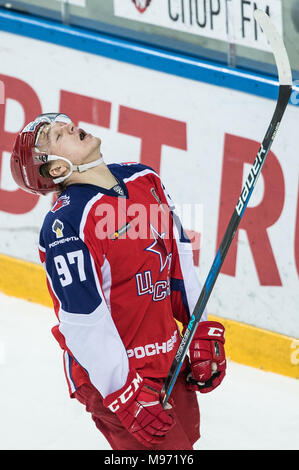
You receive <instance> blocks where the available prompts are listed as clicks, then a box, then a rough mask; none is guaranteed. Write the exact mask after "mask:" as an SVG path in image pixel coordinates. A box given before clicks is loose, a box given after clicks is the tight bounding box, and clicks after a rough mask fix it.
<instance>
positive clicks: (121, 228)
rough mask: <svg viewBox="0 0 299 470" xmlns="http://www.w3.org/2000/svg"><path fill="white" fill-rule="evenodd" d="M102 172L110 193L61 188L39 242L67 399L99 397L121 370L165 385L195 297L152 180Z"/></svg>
mask: <svg viewBox="0 0 299 470" xmlns="http://www.w3.org/2000/svg"><path fill="white" fill-rule="evenodd" d="M108 167H109V169H110V171H111V173H112V174H113V175H114V177H115V178H116V180H117V182H118V184H116V185H115V186H114V187H113V188H111V189H109V190H107V189H104V188H101V187H98V186H94V185H90V184H73V185H70V186H68V187H67V189H66V190H65V191H64V192H63V193H62V194H61V195H60V197H59V198H58V200H57V201H56V202H55V204H54V206H53V207H52V209H51V211H50V212H49V213H48V214H47V216H46V218H45V220H44V223H43V226H42V229H41V233H40V259H41V262H42V263H43V265H44V267H45V269H46V273H47V281H48V288H49V292H50V294H51V296H52V299H53V304H54V309H55V313H56V315H57V318H58V321H59V323H58V325H56V326H55V327H54V328H53V330H52V331H53V334H54V336H55V338H56V339H57V340H58V342H59V344H60V346H61V347H62V349H63V350H64V359H65V372H66V376H67V380H68V384H69V390H70V394H71V395H72V393H73V392H74V391H75V390H76V388H77V387H78V386H79V385H81V384H82V383H84V382H86V381H88V380H90V381H91V382H92V383H93V385H94V386H95V387H96V388H97V389H98V390H99V392H100V393H101V395H102V396H103V397H106V396H107V395H108V394H109V393H112V392H114V391H116V390H118V389H119V388H121V387H122V386H123V385H124V384H125V382H126V379H127V375H128V371H129V369H130V368H134V369H136V370H138V372H139V373H140V374H141V375H142V376H143V377H166V376H167V374H168V372H169V369H170V366H171V363H172V361H173V358H174V355H175V352H176V350H177V348H178V346H179V342H180V333H179V329H178V325H177V322H176V320H178V321H180V322H181V323H183V324H184V325H186V324H187V323H188V321H189V317H190V312H191V313H192V311H193V308H194V306H195V303H196V301H197V299H198V296H199V293H200V285H199V281H198V277H197V274H196V272H195V269H194V265H193V256H192V247H191V243H190V240H189V239H188V237H187V236H186V234H185V233H184V231H183V229H182V227H181V224H180V221H179V219H178V217H177V215H176V214H175V212H174V207H173V204H172V201H171V199H170V197H169V196H168V194H167V193H166V191H165V188H164V186H163V184H162V182H161V180H160V177H159V175H158V174H157V173H156V172H155V171H154V170H152V169H151V168H149V167H146V166H144V165H141V164H112V165H108ZM206 319H207V316H206V312H205V315H204V316H203V318H202V320H206Z"/></svg>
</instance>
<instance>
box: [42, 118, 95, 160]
mask: <svg viewBox="0 0 299 470" xmlns="http://www.w3.org/2000/svg"><path fill="white" fill-rule="evenodd" d="M36 144H37V148H38V149H39V151H41V152H45V153H47V154H48V155H58V156H61V157H64V158H67V159H68V160H70V161H71V162H72V163H73V164H74V165H80V164H83V163H89V162H91V161H93V160H95V159H96V158H99V155H100V146H101V140H100V139H99V138H98V137H95V136H93V135H91V134H87V133H86V132H85V131H84V130H83V129H81V128H78V127H76V126H75V125H74V124H73V123H72V122H71V123H64V122H54V123H52V124H45V125H44V126H43V127H42V129H41V132H40V135H39V137H38V140H37V142H36Z"/></svg>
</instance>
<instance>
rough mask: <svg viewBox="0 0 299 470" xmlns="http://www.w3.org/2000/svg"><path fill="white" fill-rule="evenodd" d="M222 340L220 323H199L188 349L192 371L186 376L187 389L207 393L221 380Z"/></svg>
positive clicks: (222, 332)
mask: <svg viewBox="0 0 299 470" xmlns="http://www.w3.org/2000/svg"><path fill="white" fill-rule="evenodd" d="M224 342H225V340H224V326H223V325H221V323H218V322H214V321H204V322H201V323H199V325H198V327H197V330H196V332H195V335H194V338H193V339H192V341H191V344H190V349H189V355H190V362H191V371H192V372H191V373H190V374H189V375H188V377H187V389H188V390H195V391H199V392H201V393H207V392H210V391H211V390H214V388H216V387H218V385H219V384H220V383H221V382H222V380H223V378H224V376H225V370H226V360H225V351H224Z"/></svg>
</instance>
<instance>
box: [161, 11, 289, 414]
mask: <svg viewBox="0 0 299 470" xmlns="http://www.w3.org/2000/svg"><path fill="white" fill-rule="evenodd" d="M255 19H256V21H257V23H258V24H259V25H260V27H261V28H262V29H263V31H264V33H265V35H266V37H267V39H268V41H269V43H270V46H271V48H272V51H273V54H274V57H275V61H276V66H277V69H278V76H279V96H278V100H277V104H276V108H275V111H274V114H273V117H272V120H271V123H270V125H269V128H268V130H267V132H266V135H265V137H264V140H263V143H262V144H261V147H260V149H259V151H258V153H257V156H256V158H255V160H254V163H253V165H252V168H251V170H250V172H249V175H248V177H247V180H246V182H245V184H244V187H243V189H242V192H241V195H240V197H239V200H238V203H237V205H236V207H235V209H234V212H233V215H232V217H231V219H230V221H229V224H228V227H227V229H226V232H225V234H224V237H223V239H222V241H221V244H220V247H219V249H218V251H217V253H216V257H215V259H214V262H213V264H212V267H211V269H210V271H209V274H208V276H207V279H206V281H205V284H204V286H203V288H202V291H201V293H200V296H199V299H198V301H197V303H196V305H195V308H194V311H193V314H192V316H191V318H190V321H189V323H188V326H187V328H186V331H185V334H184V336H183V337H182V340H181V343H180V346H179V348H178V350H177V353H176V355H175V358H174V360H173V363H172V365H171V368H170V371H169V373H168V376H167V377H166V380H165V383H164V386H163V389H162V406H163V408H165V407H166V405H167V401H168V399H169V396H170V394H171V391H172V389H173V386H174V384H175V381H176V379H177V376H178V374H179V371H180V369H181V366H182V363H183V361H184V359H185V356H186V354H187V351H188V349H189V346H190V343H191V341H192V338H193V335H194V333H195V330H196V328H197V325H198V323H199V322H200V319H201V317H202V314H203V312H204V309H205V306H206V304H207V302H208V299H209V297H210V295H211V292H212V289H213V287H214V284H215V282H216V279H217V277H218V274H219V272H220V269H221V266H222V264H223V262H224V260H225V257H226V255H227V252H228V250H229V247H230V245H231V243H232V241H233V238H234V236H235V233H236V231H237V228H238V226H239V223H240V221H241V218H242V216H243V214H244V211H245V209H246V207H247V204H248V202H249V199H250V197H251V194H252V192H253V189H254V187H255V184H256V182H257V180H258V177H259V175H260V173H261V170H262V167H263V165H264V163H265V160H266V157H267V155H268V153H269V150H270V148H271V146H272V143H273V140H274V138H275V136H276V134H277V131H278V128H279V126H280V123H281V119H282V117H283V115H284V112H285V110H286V108H287V105H288V103H289V99H290V96H291V93H292V72H291V67H290V63H289V59H288V55H287V51H286V49H285V45H284V43H283V40H282V38H281V36H280V35H279V33H278V32H277V30H276V28H275V27H274V25H273V24H272V22H271V21H270V18H269V16H268V15H266V13H264V12H263V11H261V10H256V11H255Z"/></svg>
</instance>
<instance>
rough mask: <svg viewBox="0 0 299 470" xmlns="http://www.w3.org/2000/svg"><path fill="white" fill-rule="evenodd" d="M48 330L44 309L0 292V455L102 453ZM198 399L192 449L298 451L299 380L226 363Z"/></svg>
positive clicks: (50, 316)
mask: <svg viewBox="0 0 299 470" xmlns="http://www.w3.org/2000/svg"><path fill="white" fill-rule="evenodd" d="M55 324H56V317H55V315H54V312H53V311H52V309H48V308H45V307H41V306H39V305H36V304H33V303H29V302H26V301H24V300H20V299H15V298H11V297H7V296H5V295H4V294H1V293H0V394H1V400H0V449H1V450H75V449H78V450H100V449H103V450H110V446H109V445H108V444H107V443H106V441H105V439H104V438H103V437H102V435H101V434H100V433H99V432H98V431H97V429H96V427H95V425H94V424H93V421H92V419H91V417H90V415H88V414H87V413H86V411H85V408H84V407H83V406H82V405H81V404H80V403H78V402H77V401H76V400H71V399H70V398H69V395H68V389H67V386H66V381H65V378H64V372H63V365H62V352H61V350H60V348H59V346H58V344H57V343H56V341H55V340H54V338H53V336H52V334H51V332H50V329H51V328H52V326H54V325H55ZM198 400H199V404H200V408H201V434H202V437H201V439H200V440H199V441H198V442H197V444H196V446H195V449H196V450H211V449H215V450H240V449H241V450H273V449H277V450H295V449H296V450H299V406H298V403H299V380H295V379H291V378H288V377H283V376H280V375H276V374H272V373H268V372H264V371H261V370H257V369H253V368H250V367H246V366H242V365H239V364H236V363H233V362H232V361H229V362H228V369H227V376H226V378H225V380H224V381H223V383H222V385H221V386H220V387H219V388H218V389H216V390H214V391H213V392H212V393H210V394H206V395H203V394H199V395H198Z"/></svg>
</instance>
